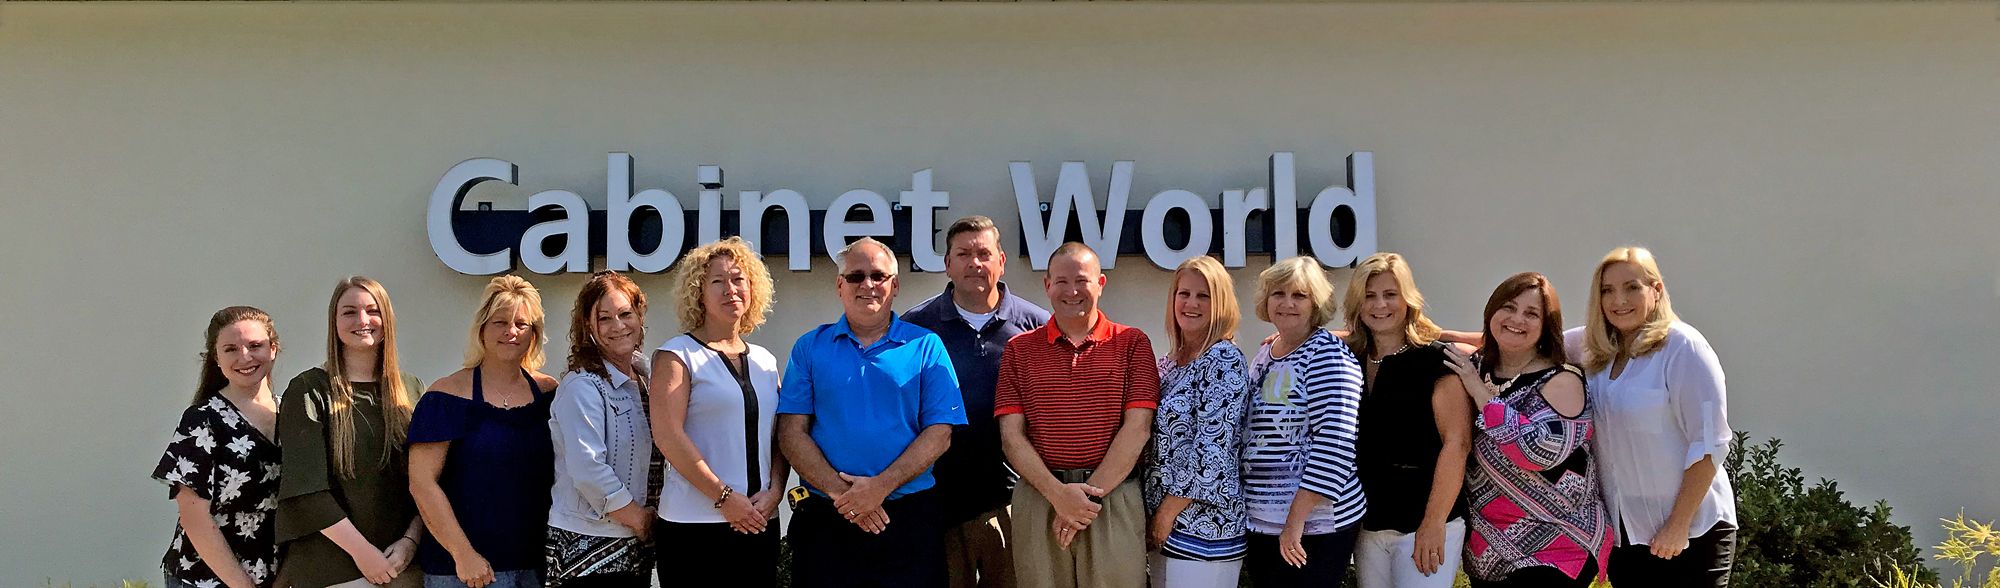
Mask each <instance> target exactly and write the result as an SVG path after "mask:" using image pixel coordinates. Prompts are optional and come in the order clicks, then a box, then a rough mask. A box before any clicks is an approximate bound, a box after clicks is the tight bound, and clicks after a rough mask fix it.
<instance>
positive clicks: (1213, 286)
mask: <svg viewBox="0 0 2000 588" xmlns="http://www.w3.org/2000/svg"><path fill="white" fill-rule="evenodd" d="M1234 291H1235V287H1234V286H1233V285H1231V283H1230V280H1229V271H1228V270H1225V269H1223V268H1222V264H1221V263H1220V262H1217V261H1216V260H1215V258H1213V257H1208V256H1205V255H1204V256H1201V257H1196V258H1194V259H1190V260H1187V261H1186V262H1183V263H1181V266H1180V268H1178V269H1176V270H1174V283H1173V291H1172V292H1171V293H1169V295H1168V298H1167V321H1166V327H1167V342H1168V347H1167V348H1168V349H1171V350H1172V351H1169V352H1168V353H1167V355H1166V356H1165V357H1161V358H1160V362H1159V363H1160V408H1159V411H1158V412H1156V413H1154V415H1153V459H1152V467H1150V468H1148V469H1147V471H1146V473H1147V476H1146V487H1145V498H1146V506H1147V509H1148V510H1150V511H1152V512H1153V515H1152V523H1151V525H1150V527H1151V528H1150V530H1149V531H1148V533H1147V536H1146V538H1147V546H1149V547H1151V548H1153V549H1154V552H1153V556H1152V562H1151V563H1152V571H1153V573H1152V585H1153V588H1231V587H1234V586H1236V582H1237V577H1238V576H1239V575H1240V574H1241V572H1242V569H1243V552H1244V549H1245V543H1244V539H1243V487H1242V485H1241V484H1240V481H1239V477H1240V475H1241V465H1240V464H1239V463H1237V455H1238V452H1239V451H1240V450H1241V448H1242V446H1243V410H1244V404H1245V403H1246V402H1247V401H1248V400H1249V398H1248V397H1247V396H1246V395H1245V394H1244V393H1243V390H1244V379H1243V378H1244V372H1243V369H1244V361H1243V352H1242V351H1240V350H1238V349H1236V343H1235V342H1234V341H1233V340H1232V339H1234V338H1235V337H1236V323H1237V321H1238V320H1240V318H1239V317H1240V314H1239V311H1238V310H1237V309H1236V296H1235V295H1234V294H1233V292H1234Z"/></svg>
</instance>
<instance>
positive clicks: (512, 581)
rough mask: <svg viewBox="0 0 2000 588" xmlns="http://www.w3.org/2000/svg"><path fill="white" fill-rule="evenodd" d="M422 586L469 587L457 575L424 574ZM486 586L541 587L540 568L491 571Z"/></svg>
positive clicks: (498, 587)
mask: <svg viewBox="0 0 2000 588" xmlns="http://www.w3.org/2000/svg"><path fill="white" fill-rule="evenodd" d="M424 588H470V587H468V586H466V585H465V583H464V582H460V581H458V576H432V575H428V574H426V575H425V576H424ZM486 588H542V571H541V570H514V571H510V572H493V583H492V584H487V585H486Z"/></svg>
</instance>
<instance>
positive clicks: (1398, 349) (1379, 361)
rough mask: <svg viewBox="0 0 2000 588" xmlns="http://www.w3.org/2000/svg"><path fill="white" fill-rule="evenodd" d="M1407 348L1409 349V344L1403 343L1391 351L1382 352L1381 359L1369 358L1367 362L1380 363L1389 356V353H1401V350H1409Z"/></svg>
mask: <svg viewBox="0 0 2000 588" xmlns="http://www.w3.org/2000/svg"><path fill="white" fill-rule="evenodd" d="M1409 350H1410V344H1409V343H1404V344H1403V346H1402V347H1397V348H1396V350H1395V351H1391V352H1389V353H1387V354H1384V355H1383V356H1382V359H1375V358H1369V359H1368V363H1371V364H1375V365H1382V362H1383V361H1387V360H1388V359H1389V356H1391V355H1395V354H1398V353H1402V352H1405V351H1409Z"/></svg>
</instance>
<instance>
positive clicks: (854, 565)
mask: <svg viewBox="0 0 2000 588" xmlns="http://www.w3.org/2000/svg"><path fill="white" fill-rule="evenodd" d="M882 508H883V510H884V511H886V512H887V513H888V515H889V527H888V528H887V529H884V530H883V531H882V534H880V535H877V534H874V533H869V532H867V531H863V530H861V527H858V526H855V524H854V523H850V522H847V519H846V518H845V517H842V516H840V513H838V512H835V511H834V508H833V501H832V500H830V499H827V498H826V497H823V496H819V495H813V496H812V497H810V498H807V499H805V500H802V501H799V504H798V506H797V507H796V508H794V509H793V510H792V531H791V535H790V538H791V539H790V541H791V547H792V586H794V587H795V588H934V587H939V586H944V585H945V582H946V573H945V565H944V527H945V525H944V511H943V509H942V508H941V505H939V504H938V501H937V496H936V493H935V492H932V491H924V492H918V493H916V494H911V495H908V496H904V497H902V498H898V499H895V500H890V501H888V502H886V503H883V505H882Z"/></svg>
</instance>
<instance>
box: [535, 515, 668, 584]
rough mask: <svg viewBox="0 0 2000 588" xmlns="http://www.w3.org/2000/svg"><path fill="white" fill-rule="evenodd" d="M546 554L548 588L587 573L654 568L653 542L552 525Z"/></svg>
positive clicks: (639, 570)
mask: <svg viewBox="0 0 2000 588" xmlns="http://www.w3.org/2000/svg"><path fill="white" fill-rule="evenodd" d="M545 554H546V556H547V560H548V573H547V574H546V575H545V578H544V581H545V582H547V583H548V588H560V587H561V586H562V585H563V582H564V581H566V580H570V579H574V578H580V577H583V576H591V575H596V574H624V573H644V574H651V573H652V571H653V562H654V553H653V544H652V543H651V542H644V541H640V540H639V538H637V537H598V536H595V535H584V534H581V533H576V532H573V531H566V530H563V529H558V528H555V527H549V541H548V545H547V549H546V550H545Z"/></svg>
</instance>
